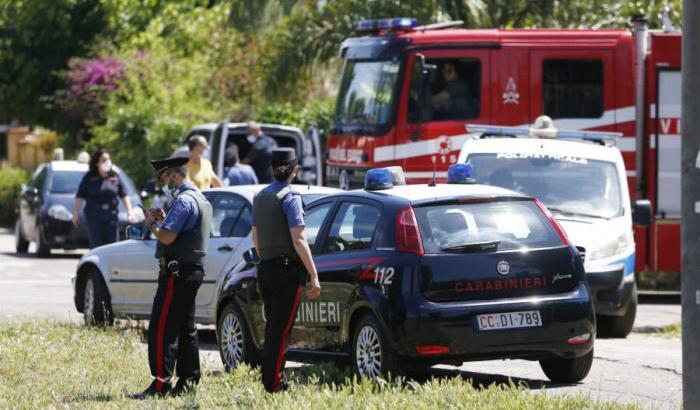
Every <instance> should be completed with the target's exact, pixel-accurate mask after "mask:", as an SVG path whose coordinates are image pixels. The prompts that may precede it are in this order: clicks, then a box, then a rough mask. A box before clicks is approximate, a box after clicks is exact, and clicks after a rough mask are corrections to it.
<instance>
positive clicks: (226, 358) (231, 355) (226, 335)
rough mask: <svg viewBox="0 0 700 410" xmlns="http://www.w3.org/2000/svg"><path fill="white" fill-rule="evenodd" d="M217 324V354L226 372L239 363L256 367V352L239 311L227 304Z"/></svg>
mask: <svg viewBox="0 0 700 410" xmlns="http://www.w3.org/2000/svg"><path fill="white" fill-rule="evenodd" d="M218 323H219V324H218V326H217V332H218V339H219V354H220V355H221V362H222V363H223V364H224V368H225V369H226V371H227V372H228V371H231V370H232V369H235V368H236V367H238V365H239V364H240V363H247V364H250V365H257V364H258V363H259V357H258V352H257V350H256V348H255V344H254V343H253V338H252V337H251V335H250V329H249V328H248V323H247V322H246V320H245V317H244V316H243V312H241V309H240V308H239V307H238V306H236V304H234V303H232V302H229V303H228V304H226V306H225V307H224V309H223V310H222V311H221V316H219V321H218Z"/></svg>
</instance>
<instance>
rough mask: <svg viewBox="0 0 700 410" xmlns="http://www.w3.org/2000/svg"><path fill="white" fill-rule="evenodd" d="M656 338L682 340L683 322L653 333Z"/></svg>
mask: <svg viewBox="0 0 700 410" xmlns="http://www.w3.org/2000/svg"><path fill="white" fill-rule="evenodd" d="M652 335H654V336H661V337H666V338H669V339H680V338H681V322H677V323H674V324H672V325H668V326H664V327H662V328H660V329H658V330H657V331H655V332H653V333H652Z"/></svg>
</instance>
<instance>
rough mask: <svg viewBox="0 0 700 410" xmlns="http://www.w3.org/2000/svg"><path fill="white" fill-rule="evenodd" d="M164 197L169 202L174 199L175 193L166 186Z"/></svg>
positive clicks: (164, 187)
mask: <svg viewBox="0 0 700 410" xmlns="http://www.w3.org/2000/svg"><path fill="white" fill-rule="evenodd" d="M162 190H163V196H164V197H165V198H166V199H167V200H168V201H169V200H171V199H172V198H173V191H172V190H171V189H170V187H169V186H167V185H164V186H163V188H162Z"/></svg>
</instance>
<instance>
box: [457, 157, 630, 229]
mask: <svg viewBox="0 0 700 410" xmlns="http://www.w3.org/2000/svg"><path fill="white" fill-rule="evenodd" d="M467 160H468V161H469V162H471V163H472V165H473V166H474V177H475V179H476V182H477V183H480V184H488V185H494V186H499V187H503V188H507V189H511V190H514V191H517V192H521V193H523V194H526V195H530V196H534V197H536V198H538V199H539V200H540V201H542V203H544V204H545V205H546V206H547V207H548V208H549V209H550V210H551V211H553V212H556V213H559V214H563V215H570V216H574V217H576V216H579V217H591V218H604V219H610V218H614V217H617V216H620V215H622V213H623V208H622V192H621V189H620V183H619V177H618V173H617V168H616V166H615V164H614V163H612V162H607V161H597V160H590V159H586V158H580V157H576V156H566V155H562V156H553V155H547V154H520V153H487V154H470V155H469V157H468V158H467Z"/></svg>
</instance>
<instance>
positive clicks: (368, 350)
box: [355, 325, 382, 379]
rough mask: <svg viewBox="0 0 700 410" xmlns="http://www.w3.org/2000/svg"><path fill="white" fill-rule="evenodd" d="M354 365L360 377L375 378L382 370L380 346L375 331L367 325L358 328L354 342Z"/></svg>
mask: <svg viewBox="0 0 700 410" xmlns="http://www.w3.org/2000/svg"><path fill="white" fill-rule="evenodd" d="M355 362H356V363H355V365H356V366H357V372H358V373H359V374H360V376H362V377H368V378H371V379H374V378H377V377H379V376H380V374H381V370H382V346H381V344H380V343H379V336H378V335H377V331H376V330H375V329H374V328H373V327H372V326H369V325H366V326H364V327H363V328H362V329H360V332H359V333H358V335H357V341H356V344H355Z"/></svg>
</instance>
